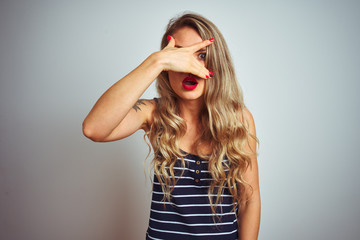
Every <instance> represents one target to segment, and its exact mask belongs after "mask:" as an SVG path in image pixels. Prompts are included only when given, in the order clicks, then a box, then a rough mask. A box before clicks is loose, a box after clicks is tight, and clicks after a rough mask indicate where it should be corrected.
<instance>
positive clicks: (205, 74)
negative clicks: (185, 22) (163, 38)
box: [162, 35, 213, 79]
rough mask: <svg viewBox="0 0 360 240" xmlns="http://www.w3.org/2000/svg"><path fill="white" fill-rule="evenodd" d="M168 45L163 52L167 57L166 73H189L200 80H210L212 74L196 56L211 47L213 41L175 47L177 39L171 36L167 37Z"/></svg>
mask: <svg viewBox="0 0 360 240" xmlns="http://www.w3.org/2000/svg"><path fill="white" fill-rule="evenodd" d="M167 39H168V41H169V42H168V45H167V46H166V47H165V48H164V49H163V50H162V51H163V52H164V54H165V55H163V56H165V57H164V59H166V60H165V65H164V70H165V71H175V72H187V73H191V74H193V75H196V76H199V77H200V78H204V79H206V78H209V77H210V76H212V74H211V73H210V72H209V70H207V69H206V68H205V66H204V64H203V63H201V62H200V61H199V60H198V59H197V58H196V57H195V56H194V54H195V53H196V52H197V51H198V50H200V49H202V48H205V47H206V46H209V45H210V44H211V43H212V42H213V39H209V40H205V41H202V42H200V43H197V44H194V45H192V46H189V47H183V48H177V47H175V39H174V38H173V37H171V36H170V35H168V36H167Z"/></svg>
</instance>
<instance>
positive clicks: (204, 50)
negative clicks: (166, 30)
mask: <svg viewBox="0 0 360 240" xmlns="http://www.w3.org/2000/svg"><path fill="white" fill-rule="evenodd" d="M175 47H176V48H183V46H180V45H175ZM196 52H206V48H202V49H199V50H197V51H196Z"/></svg>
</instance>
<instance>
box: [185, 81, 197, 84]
mask: <svg viewBox="0 0 360 240" xmlns="http://www.w3.org/2000/svg"><path fill="white" fill-rule="evenodd" d="M185 84H186V85H195V84H196V82H194V81H185Z"/></svg>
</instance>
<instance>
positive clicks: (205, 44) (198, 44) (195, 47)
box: [189, 38, 214, 52]
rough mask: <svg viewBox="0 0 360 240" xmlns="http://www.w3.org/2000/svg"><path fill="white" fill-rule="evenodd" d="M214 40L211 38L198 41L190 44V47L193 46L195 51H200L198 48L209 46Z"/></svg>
mask: <svg viewBox="0 0 360 240" xmlns="http://www.w3.org/2000/svg"><path fill="white" fill-rule="evenodd" d="M213 42H214V39H213V38H210V39H208V40H204V41H202V42H200V43H196V44H194V45H192V46H190V47H189V48H191V49H192V50H193V51H194V52H196V51H198V50H200V49H202V48H205V47H207V46H209V45H210V44H212V43H213Z"/></svg>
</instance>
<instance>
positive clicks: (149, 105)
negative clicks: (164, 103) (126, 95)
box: [132, 98, 158, 126]
mask: <svg viewBox="0 0 360 240" xmlns="http://www.w3.org/2000/svg"><path fill="white" fill-rule="evenodd" d="M157 103H158V99H157V98H154V99H139V100H137V101H136V103H135V104H134V106H133V107H132V111H134V112H135V113H141V114H142V115H143V117H144V124H145V125H144V126H146V125H148V124H151V123H152V122H153V115H154V111H155V109H156V106H157Z"/></svg>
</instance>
